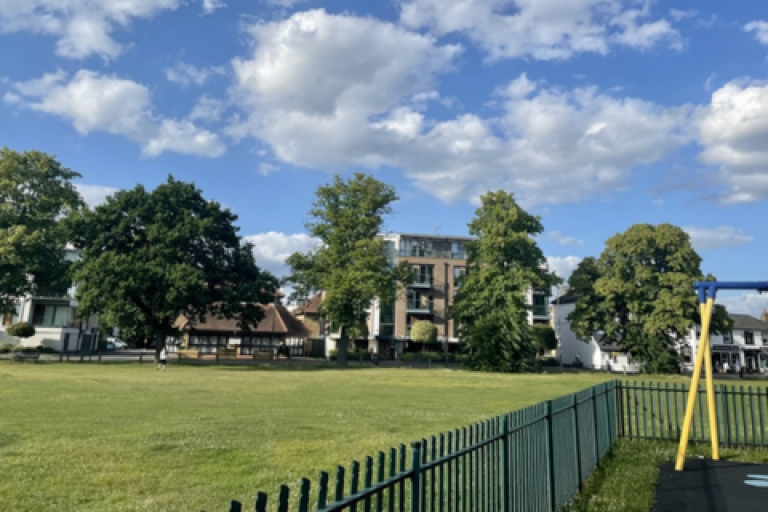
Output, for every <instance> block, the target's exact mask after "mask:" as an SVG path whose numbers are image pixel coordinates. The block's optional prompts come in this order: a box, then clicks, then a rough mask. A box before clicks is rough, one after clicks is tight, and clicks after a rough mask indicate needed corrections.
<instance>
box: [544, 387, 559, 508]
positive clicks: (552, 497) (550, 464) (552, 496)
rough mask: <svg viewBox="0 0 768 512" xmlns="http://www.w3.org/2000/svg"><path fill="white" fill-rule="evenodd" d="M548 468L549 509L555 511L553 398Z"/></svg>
mask: <svg viewBox="0 0 768 512" xmlns="http://www.w3.org/2000/svg"><path fill="white" fill-rule="evenodd" d="M546 405H547V409H546V411H547V414H546V416H545V418H546V420H547V469H548V470H549V471H548V474H549V509H550V510H552V511H553V512H554V511H555V510H556V509H557V505H556V504H555V443H554V435H553V434H554V428H553V424H552V400H547V402H546Z"/></svg>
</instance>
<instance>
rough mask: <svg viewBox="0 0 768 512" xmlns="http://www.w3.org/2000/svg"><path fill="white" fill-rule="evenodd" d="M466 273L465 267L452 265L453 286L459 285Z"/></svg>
mask: <svg viewBox="0 0 768 512" xmlns="http://www.w3.org/2000/svg"><path fill="white" fill-rule="evenodd" d="M466 275H467V267H453V286H455V287H457V288H458V287H459V286H461V282H462V281H463V280H464V276H466Z"/></svg>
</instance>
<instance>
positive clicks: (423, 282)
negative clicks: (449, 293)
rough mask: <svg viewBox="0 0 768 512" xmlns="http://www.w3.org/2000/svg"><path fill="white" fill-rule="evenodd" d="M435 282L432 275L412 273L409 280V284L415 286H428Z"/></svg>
mask: <svg viewBox="0 0 768 512" xmlns="http://www.w3.org/2000/svg"><path fill="white" fill-rule="evenodd" d="M434 283H435V278H434V276H429V275H414V276H413V281H411V283H410V285H409V286H413V287H417V288H428V287H430V286H432V285H433V284H434Z"/></svg>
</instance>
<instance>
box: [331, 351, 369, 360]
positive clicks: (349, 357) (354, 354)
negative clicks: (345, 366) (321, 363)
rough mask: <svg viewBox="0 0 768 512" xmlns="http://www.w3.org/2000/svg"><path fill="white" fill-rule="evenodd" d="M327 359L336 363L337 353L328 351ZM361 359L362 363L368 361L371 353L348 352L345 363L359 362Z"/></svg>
mask: <svg viewBox="0 0 768 512" xmlns="http://www.w3.org/2000/svg"><path fill="white" fill-rule="evenodd" d="M328 357H329V358H330V360H331V361H337V360H338V358H339V351H338V350H330V351H329V352H328ZM361 357H362V359H363V361H370V360H371V353H370V352H368V351H366V350H356V351H352V350H350V351H349V352H347V361H359V360H360V358H361Z"/></svg>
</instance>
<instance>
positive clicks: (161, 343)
mask: <svg viewBox="0 0 768 512" xmlns="http://www.w3.org/2000/svg"><path fill="white" fill-rule="evenodd" d="M164 347H165V334H162V333H159V332H158V333H155V364H159V363H160V351H161V350H163V348H164Z"/></svg>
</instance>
